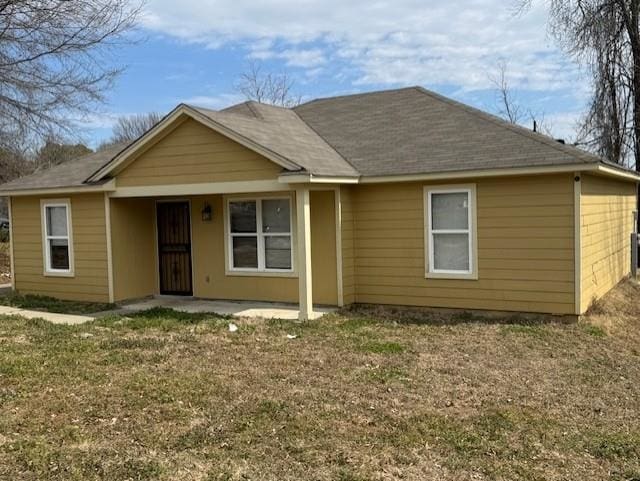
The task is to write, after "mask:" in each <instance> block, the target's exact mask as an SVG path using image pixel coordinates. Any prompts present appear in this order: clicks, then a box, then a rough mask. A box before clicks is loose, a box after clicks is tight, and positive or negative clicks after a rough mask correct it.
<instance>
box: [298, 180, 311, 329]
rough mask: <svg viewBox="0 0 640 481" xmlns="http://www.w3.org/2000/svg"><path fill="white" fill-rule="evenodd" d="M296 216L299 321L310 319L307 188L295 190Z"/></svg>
mask: <svg viewBox="0 0 640 481" xmlns="http://www.w3.org/2000/svg"><path fill="white" fill-rule="evenodd" d="M296 216H297V220H298V222H297V230H298V296H299V298H300V315H299V317H298V318H299V319H300V320H301V321H307V320H309V319H311V317H312V314H313V293H312V285H311V284H312V282H311V202H310V196H309V188H308V187H307V188H300V189H297V190H296Z"/></svg>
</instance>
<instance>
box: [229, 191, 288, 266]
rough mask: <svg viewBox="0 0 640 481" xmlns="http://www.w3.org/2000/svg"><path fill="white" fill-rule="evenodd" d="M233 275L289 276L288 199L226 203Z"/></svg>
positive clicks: (230, 201) (230, 262)
mask: <svg viewBox="0 0 640 481" xmlns="http://www.w3.org/2000/svg"><path fill="white" fill-rule="evenodd" d="M227 212H228V218H229V220H228V225H229V267H230V270H232V271H240V272H241V271H248V272H292V270H293V256H292V249H291V199H289V198H265V199H251V200H229V203H228V209H227Z"/></svg>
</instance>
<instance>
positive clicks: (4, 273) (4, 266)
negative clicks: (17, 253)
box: [0, 242, 11, 284]
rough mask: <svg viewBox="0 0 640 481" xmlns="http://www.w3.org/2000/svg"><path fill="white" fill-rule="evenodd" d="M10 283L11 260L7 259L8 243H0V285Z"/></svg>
mask: <svg viewBox="0 0 640 481" xmlns="http://www.w3.org/2000/svg"><path fill="white" fill-rule="evenodd" d="M9 282H11V260H10V257H9V243H8V242H0V284H6V283H9Z"/></svg>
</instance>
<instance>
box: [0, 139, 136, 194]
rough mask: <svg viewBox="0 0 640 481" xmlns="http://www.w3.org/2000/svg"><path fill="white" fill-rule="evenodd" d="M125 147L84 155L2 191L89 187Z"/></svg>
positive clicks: (114, 147) (15, 183) (12, 183)
mask: <svg viewBox="0 0 640 481" xmlns="http://www.w3.org/2000/svg"><path fill="white" fill-rule="evenodd" d="M124 147H125V145H123V144H118V145H114V146H113V147H109V148H107V149H104V150H100V151H98V152H94V153H93V154H88V155H83V156H82V157H78V158H77V159H74V160H70V161H68V162H65V163H63V164H60V165H56V166H54V167H52V168H50V169H46V170H41V171H37V172H34V173H33V174H30V175H27V176H25V177H20V178H19V179H16V180H13V181H11V182H7V183H6V184H3V185H2V186H0V188H1V189H2V190H6V191H19V190H31V189H57V188H65V187H89V186H91V185H96V184H95V183H94V184H87V183H86V182H85V181H86V180H87V178H88V177H90V176H91V174H92V173H93V172H95V171H96V170H98V169H99V168H100V167H102V166H103V165H105V164H106V163H107V162H109V161H111V159H113V157H115V155H116V154H118V152H120V151H121V150H122V149H123V148H124Z"/></svg>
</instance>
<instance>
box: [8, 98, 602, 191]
mask: <svg viewBox="0 0 640 481" xmlns="http://www.w3.org/2000/svg"><path fill="white" fill-rule="evenodd" d="M189 108H190V109H192V110H195V111H197V112H198V113H199V114H200V115H203V116H205V117H207V118H209V119H211V120H212V121H214V122H216V123H218V124H220V125H222V126H223V127H225V128H226V129H229V130H231V131H233V132H234V133H235V134H236V135H238V136H240V137H244V138H245V139H247V140H249V141H250V142H252V143H254V144H258V145H260V146H261V147H262V148H263V149H265V150H266V151H270V152H273V153H274V154H276V156H277V157H279V158H281V159H285V160H287V161H288V162H285V164H286V165H288V166H289V167H291V166H293V167H292V168H288V169H284V172H285V173H286V172H300V171H304V172H307V173H311V174H314V175H318V176H330V177H331V176H345V177H358V176H365V177H366V176H393V175H411V174H432V173H453V172H460V171H465V170H483V169H509V168H516V167H551V166H563V165H576V164H595V163H598V162H602V159H600V158H598V157H596V156H595V155H592V154H589V153H587V152H584V151H582V150H580V149H577V148H575V147H571V146H566V145H562V144H560V143H558V142H556V141H555V140H553V139H551V138H549V137H546V136H544V135H540V134H535V133H533V132H531V131H529V130H527V129H524V128H522V127H518V126H515V125H511V124H508V123H507V122H504V121H503V120H501V119H499V118H497V117H494V116H492V115H489V114H487V113H485V112H482V111H480V110H477V109H474V108H472V107H469V106H467V105H464V104H461V103H459V102H456V101H453V100H451V99H448V98H446V97H442V96H440V95H438V94H435V93H433V92H430V91H427V90H425V89H423V88H421V87H410V88H404V89H398V90H388V91H382V92H371V93H366V94H356V95H348V96H343V97H333V98H327V99H319V100H314V101H312V102H309V103H306V104H303V105H300V106H298V107H296V108H294V109H285V108H281V107H273V106H268V105H263V104H259V103H256V102H244V103H241V104H237V105H233V106H231V107H229V108H227V109H224V110H220V111H215V110H210V109H204V108H198V107H189ZM124 147H125V146H122V145H120V146H115V147H113V148H110V149H107V150H103V151H100V152H97V153H94V154H91V155H88V156H85V157H82V158H80V159H77V160H74V161H71V162H68V163H66V164H63V165H59V166H57V167H54V168H52V169H50V170H47V171H42V172H37V173H35V174H32V175H30V176H27V177H23V178H21V179H18V180H15V181H13V182H10V183H8V184H4V185H2V186H0V189H1V190H2V191H5V192H10V191H16V190H26V189H47V188H61V187H82V186H87V185H91V184H89V183H88V179H89V178H91V177H92V176H93V175H94V174H95V173H96V172H97V171H100V170H101V169H102V168H104V167H106V166H108V165H109V164H110V163H111V162H113V160H114V158H115V157H116V156H117V154H119V153H120V152H121V151H122V150H123V148H124Z"/></svg>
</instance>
